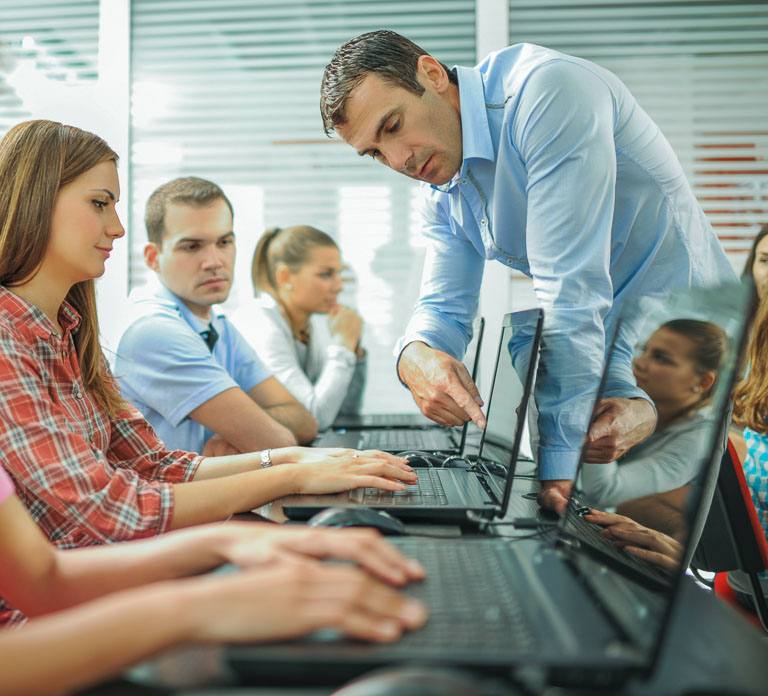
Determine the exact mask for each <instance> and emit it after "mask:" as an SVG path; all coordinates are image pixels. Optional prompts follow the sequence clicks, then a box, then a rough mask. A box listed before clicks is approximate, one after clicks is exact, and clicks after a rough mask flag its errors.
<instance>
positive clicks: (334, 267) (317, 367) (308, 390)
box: [232, 225, 365, 430]
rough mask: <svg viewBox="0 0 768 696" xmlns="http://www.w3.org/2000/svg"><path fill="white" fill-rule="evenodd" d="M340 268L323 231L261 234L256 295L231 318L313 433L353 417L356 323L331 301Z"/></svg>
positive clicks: (359, 376)
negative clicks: (312, 422)
mask: <svg viewBox="0 0 768 696" xmlns="http://www.w3.org/2000/svg"><path fill="white" fill-rule="evenodd" d="M341 270H342V263H341V256H340V254H339V248H338V247H337V246H336V242H334V241H333V239H332V238H331V237H330V236H328V235H327V234H326V233H325V232H321V231H320V230H317V229H315V228H314V227H309V226H305V225H302V226H297V227H286V228H284V229H280V228H279V227H276V228H274V229H271V230H267V231H266V232H265V233H264V234H263V235H262V236H261V239H260V240H259V243H258V246H257V247H256V251H255V252H254V255H253V270H252V274H253V287H254V290H255V292H256V293H257V294H258V296H257V297H255V298H254V299H253V300H250V301H249V302H247V303H246V304H245V305H244V306H242V307H241V308H240V309H239V310H238V311H237V312H235V314H234V315H233V316H232V321H233V323H234V324H235V326H236V327H237V328H238V330H239V331H240V333H242V334H243V336H245V338H246V339H247V340H248V342H249V343H250V344H251V346H252V347H253V349H254V350H255V351H256V352H257V353H258V355H259V357H260V358H261V360H262V361H263V362H264V363H265V364H266V365H267V366H268V367H269V368H270V369H271V370H272V372H273V373H274V375H275V377H277V379H278V380H279V381H280V382H281V383H282V384H283V385H284V386H285V387H286V388H287V389H288V391H290V392H291V393H292V394H293V395H294V396H295V397H296V399H298V401H299V402H300V403H301V404H302V405H303V406H304V408H306V409H307V410H308V411H309V412H310V413H311V414H312V415H313V416H314V417H315V419H316V420H317V423H318V426H319V427H320V430H325V429H326V428H327V427H328V426H330V425H331V423H333V421H334V419H335V418H336V415H337V414H338V413H345V414H348V413H355V412H357V411H358V408H359V405H360V400H361V396H362V389H363V386H364V382H365V362H364V360H363V358H364V356H365V352H364V351H363V349H362V348H361V346H360V334H361V331H362V328H363V323H362V320H361V319H360V317H359V316H358V314H357V313H356V312H355V311H354V310H353V309H350V308H349V307H345V306H343V305H340V304H339V303H338V302H337V301H336V300H337V296H338V294H339V293H340V292H341V289H342V281H341V277H340V274H341ZM313 315H325V316H323V317H322V321H315V320H314V319H313ZM326 317H327V318H326ZM318 319H320V317H318Z"/></svg>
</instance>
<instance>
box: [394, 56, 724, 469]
mask: <svg viewBox="0 0 768 696" xmlns="http://www.w3.org/2000/svg"><path fill="white" fill-rule="evenodd" d="M455 70H456V73H457V75H458V79H459V93H460V99H461V127H462V147H463V162H462V165H461V169H460V170H459V171H458V172H457V174H456V176H455V177H454V178H453V179H452V180H451V181H450V182H449V183H448V184H446V185H444V186H440V187H435V186H429V185H427V184H422V205H421V213H422V218H423V224H422V230H423V233H424V235H425V236H426V237H427V238H428V240H429V242H430V244H429V246H428V250H427V256H426V261H425V265H424V275H423V279H422V286H421V296H420V299H419V302H418V304H417V307H416V311H415V313H414V316H413V318H412V319H411V321H410V323H409V324H408V328H407V329H406V334H405V336H404V337H403V338H402V339H400V341H399V342H398V344H397V346H396V350H395V352H396V354H399V353H400V352H401V351H402V349H403V348H404V347H405V346H406V345H407V344H408V343H410V342H411V341H423V342H425V343H427V344H428V345H430V346H432V347H434V348H437V349H439V350H443V351H445V352H447V353H449V354H451V355H453V356H455V357H460V356H461V355H462V354H463V352H464V350H465V348H466V345H467V343H468V341H469V339H470V336H471V321H472V318H473V317H474V315H475V314H476V312H477V305H478V294H479V290H480V283H481V280H482V275H483V265H484V263H485V259H494V260H496V261H501V262H502V263H503V264H505V265H507V266H510V267H512V268H516V269H518V270H520V271H522V272H523V273H525V274H526V275H528V276H530V277H531V278H532V279H533V285H534V290H535V293H536V296H537V298H538V301H539V304H540V306H541V307H543V308H544V331H543V335H542V348H541V363H540V368H539V373H538V377H537V386H536V392H535V399H536V404H537V407H538V410H539V422H538V429H539V434H540V444H539V451H538V462H539V476H540V477H541V478H542V479H570V478H572V477H573V474H574V472H575V470H576V465H577V462H578V457H579V452H580V450H581V446H582V442H583V439H584V433H585V432H586V428H587V425H588V419H589V414H590V412H591V408H592V402H593V399H594V397H595V392H596V389H597V386H598V383H599V380H600V375H601V371H602V368H603V363H604V360H605V357H606V355H605V353H606V351H607V348H606V346H607V344H608V343H609V341H608V337H610V336H611V334H612V330H613V328H614V326H615V321H616V317H617V316H618V313H619V310H620V307H621V305H622V303H623V302H624V301H625V299H626V298H627V297H631V296H635V295H640V294H644V295H652V294H653V293H664V292H668V291H669V290H670V289H674V288H678V287H685V286H690V285H710V284H716V283H720V282H723V281H725V280H735V278H736V274H735V272H734V271H733V269H732V267H731V265H730V263H729V262H728V259H727V258H726V256H725V253H724V252H723V250H722V247H721V246H720V243H719V241H718V240H717V237H716V236H715V234H714V232H713V230H712V227H711V226H710V224H709V222H708V221H707V219H706V217H705V215H704V212H703V211H702V209H701V207H700V206H699V204H698V202H697V201H696V198H695V197H694V195H693V192H692V191H691V188H690V186H689V184H688V182H687V181H686V179H685V175H684V174H683V170H682V168H681V166H680V163H679V162H678V160H677V158H676V157H675V155H674V153H673V152H672V149H671V147H670V145H669V143H668V142H667V140H666V139H665V138H664V136H663V135H662V133H661V131H660V130H659V128H658V127H657V126H656V124H654V122H653V121H652V120H651V119H650V118H649V117H648V115H647V114H646V113H645V112H644V111H643V110H642V109H641V108H640V106H639V105H638V103H637V102H636V101H635V99H634V98H633V97H632V95H631V94H630V93H629V91H628V90H627V88H626V87H625V86H624V84H623V83H622V82H621V81H620V80H619V79H618V78H617V77H616V76H615V75H613V74H612V73H610V72H608V71H607V70H605V69H603V68H601V67H599V66H597V65H595V64H594V63H590V62H589V61H586V60H581V59H579V58H574V57H571V56H567V55H564V54H562V53H558V52H557V51H552V50H549V49H546V48H542V47H540V46H535V45H532V44H518V45H515V46H511V47H509V48H507V49H504V50H502V51H499V52H497V53H493V54H491V55H490V56H488V57H487V58H486V59H485V60H484V61H483V62H482V63H480V64H479V65H478V66H477V67H475V68H465V67H457V68H455ZM615 353H616V357H615V358H614V360H612V361H611V368H610V374H609V376H608V381H607V385H606V392H605V395H606V396H614V397H615V396H623V397H630V398H633V397H644V398H647V397H646V396H645V394H644V393H643V392H642V391H641V390H640V389H638V387H637V386H636V385H635V382H634V378H633V376H632V367H631V358H632V346H631V345H628V343H627V342H626V341H623V340H621V338H620V339H619V340H618V342H617V343H616V347H615Z"/></svg>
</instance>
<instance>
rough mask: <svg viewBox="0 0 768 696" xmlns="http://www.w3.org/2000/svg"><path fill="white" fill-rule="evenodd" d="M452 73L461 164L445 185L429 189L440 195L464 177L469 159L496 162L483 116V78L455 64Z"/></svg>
mask: <svg viewBox="0 0 768 696" xmlns="http://www.w3.org/2000/svg"><path fill="white" fill-rule="evenodd" d="M453 70H454V72H455V73H456V76H457V77H458V79H459V106H460V109H461V148H462V163H461V168H460V169H459V171H458V172H456V175H455V176H454V177H453V179H451V180H450V181H449V182H448V183H447V184H443V185H442V186H432V188H433V189H436V190H438V191H443V192H446V191H449V190H450V189H451V188H453V187H454V186H455V185H456V184H457V183H458V181H459V180H460V179H462V178H464V175H465V173H466V169H467V166H468V164H469V161H470V160H472V159H484V160H488V161H490V162H494V161H495V160H496V152H495V150H494V149H493V140H492V139H491V129H490V126H489V124H488V115H487V114H486V107H485V86H484V85H483V77H482V75H481V74H480V73H479V72H478V71H477V70H475V69H474V68H467V67H463V66H461V65H457V66H455V67H454V68H453Z"/></svg>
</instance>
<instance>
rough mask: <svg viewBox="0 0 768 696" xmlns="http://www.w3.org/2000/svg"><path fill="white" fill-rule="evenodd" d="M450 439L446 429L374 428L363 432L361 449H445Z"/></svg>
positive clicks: (400, 450)
mask: <svg viewBox="0 0 768 696" xmlns="http://www.w3.org/2000/svg"><path fill="white" fill-rule="evenodd" d="M446 446H448V447H450V446H451V443H450V439H449V438H447V437H446V432H445V431H444V430H373V431H371V432H367V433H363V435H362V437H361V443H360V449H380V450H390V451H393V452H402V451H405V450H444V449H446Z"/></svg>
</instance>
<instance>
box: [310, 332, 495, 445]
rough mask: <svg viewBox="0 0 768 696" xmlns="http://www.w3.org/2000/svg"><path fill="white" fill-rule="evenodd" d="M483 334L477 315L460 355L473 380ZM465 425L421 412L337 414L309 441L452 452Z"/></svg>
mask: <svg viewBox="0 0 768 696" xmlns="http://www.w3.org/2000/svg"><path fill="white" fill-rule="evenodd" d="M484 333H485V319H484V318H483V317H479V318H477V319H476V320H475V322H474V325H473V329H472V341H471V342H470V344H469V346H468V347H467V352H466V355H465V356H464V362H465V364H466V365H467V368H468V369H469V371H470V375H471V376H472V380H473V381H475V380H477V368H478V365H479V363H480V354H481V351H482V347H483V335H484ZM470 365H471V367H470ZM468 427H469V421H468V422H467V423H465V424H464V426H463V427H461V428H446V427H444V426H440V425H438V424H437V423H435V422H434V421H432V420H430V419H429V418H427V417H426V416H424V415H422V414H421V413H375V414H363V415H350V416H338V417H337V418H336V421H335V422H334V424H333V426H332V427H331V428H330V429H329V430H328V431H326V432H324V433H321V434H320V435H319V436H318V438H317V439H316V440H315V442H314V443H313V444H314V446H315V447H351V448H352V449H378V450H383V451H385V452H404V451H410V450H429V451H433V452H444V453H451V452H453V453H455V452H456V450H458V449H460V448H462V447H463V444H464V442H465V440H466V437H467V428H468Z"/></svg>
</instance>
